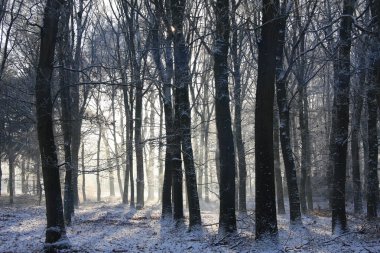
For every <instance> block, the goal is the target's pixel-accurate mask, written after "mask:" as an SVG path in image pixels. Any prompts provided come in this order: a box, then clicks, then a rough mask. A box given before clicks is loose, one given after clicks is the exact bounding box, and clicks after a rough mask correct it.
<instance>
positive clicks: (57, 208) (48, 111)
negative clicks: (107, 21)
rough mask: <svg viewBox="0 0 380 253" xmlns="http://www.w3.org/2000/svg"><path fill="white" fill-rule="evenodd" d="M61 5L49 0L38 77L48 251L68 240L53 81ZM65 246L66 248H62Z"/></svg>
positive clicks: (38, 115) (38, 108)
mask: <svg viewBox="0 0 380 253" xmlns="http://www.w3.org/2000/svg"><path fill="white" fill-rule="evenodd" d="M61 6H62V1H56V0H47V2H46V6H45V9H44V18H43V26H42V29H41V44H40V51H39V61H38V67H37V76H36V112H37V133H38V142H39V147H40V153H41V162H42V174H43V180H44V188H45V198H46V218H47V229H46V240H45V242H46V243H48V244H47V245H46V247H47V248H51V247H54V245H52V244H53V243H55V242H57V241H59V240H62V239H64V238H65V235H66V231H65V224H64V218H63V208H62V198H61V187H60V180H59V168H58V161H57V152H56V146H55V142H54V134H53V119H52V113H53V112H52V109H53V104H52V98H51V79H52V72H53V62H54V49H55V44H56V37H57V32H58V21H59V16H60V15H59V12H60V9H61ZM60 245H61V246H63V244H60Z"/></svg>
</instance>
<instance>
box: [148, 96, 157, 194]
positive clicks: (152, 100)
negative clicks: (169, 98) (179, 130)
mask: <svg viewBox="0 0 380 253" xmlns="http://www.w3.org/2000/svg"><path fill="white" fill-rule="evenodd" d="M150 92H151V94H150V98H149V100H150V105H151V106H150V115H149V138H150V139H153V138H154V128H155V125H154V123H155V122H154V118H155V114H156V110H155V108H154V103H155V100H156V99H155V98H156V96H155V94H154V91H153V90H152V91H150ZM154 165H155V164H154V143H153V141H150V143H149V160H148V165H147V168H146V177H147V180H148V201H152V200H154V173H153V168H154Z"/></svg>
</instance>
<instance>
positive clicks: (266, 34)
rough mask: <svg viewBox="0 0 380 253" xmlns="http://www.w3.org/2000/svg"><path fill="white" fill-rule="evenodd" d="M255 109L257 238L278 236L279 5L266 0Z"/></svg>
mask: <svg viewBox="0 0 380 253" xmlns="http://www.w3.org/2000/svg"><path fill="white" fill-rule="evenodd" d="M262 3H263V5H262V6H263V7H262V24H263V26H262V28H261V41H260V42H259V45H258V50H259V57H258V72H257V90H256V108H255V157H256V162H255V163H256V167H255V170H256V238H258V239H260V238H261V237H262V236H265V235H267V234H273V235H274V234H277V231H278V230H277V218H276V193H275V183H274V179H275V175H274V162H273V161H274V154H273V100H274V84H275V76H276V49H277V46H278V24H277V21H274V20H276V17H277V10H278V9H279V3H278V1H269V0H263V1H262Z"/></svg>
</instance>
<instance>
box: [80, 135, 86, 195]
mask: <svg viewBox="0 0 380 253" xmlns="http://www.w3.org/2000/svg"><path fill="white" fill-rule="evenodd" d="M81 156H82V196H83V202H85V201H86V200H87V197H86V170H85V165H84V143H83V142H82V155H81Z"/></svg>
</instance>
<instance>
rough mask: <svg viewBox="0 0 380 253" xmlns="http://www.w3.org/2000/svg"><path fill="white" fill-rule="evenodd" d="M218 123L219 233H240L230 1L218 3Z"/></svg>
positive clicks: (215, 73) (216, 111)
mask: <svg viewBox="0 0 380 253" xmlns="http://www.w3.org/2000/svg"><path fill="white" fill-rule="evenodd" d="M215 18H216V20H215V21H216V27H215V42H214V45H215V49H214V79H215V120H216V129H217V137H218V148H219V153H218V158H219V168H218V169H219V173H220V174H219V175H220V176H219V197H220V203H219V233H221V234H223V233H232V232H235V231H236V214H235V177H236V176H235V171H236V165H235V161H236V159H235V150H234V139H233V135H232V128H231V124H232V120H231V111H230V105H229V103H230V97H229V91H228V61H227V59H228V46H229V39H230V35H229V34H230V20H229V1H228V0H217V1H216V6H215Z"/></svg>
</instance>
